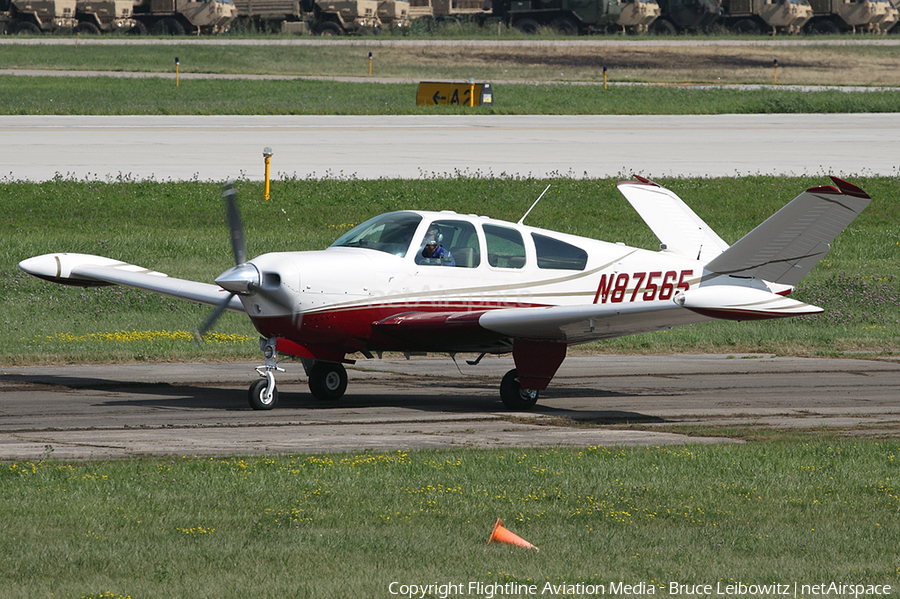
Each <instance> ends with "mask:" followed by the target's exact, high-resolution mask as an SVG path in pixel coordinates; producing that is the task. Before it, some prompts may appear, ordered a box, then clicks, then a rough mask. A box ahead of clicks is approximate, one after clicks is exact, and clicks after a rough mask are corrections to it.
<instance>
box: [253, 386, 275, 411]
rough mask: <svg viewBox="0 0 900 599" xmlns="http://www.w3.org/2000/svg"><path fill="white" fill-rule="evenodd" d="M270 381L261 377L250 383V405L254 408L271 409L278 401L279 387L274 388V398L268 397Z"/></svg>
mask: <svg viewBox="0 0 900 599" xmlns="http://www.w3.org/2000/svg"><path fill="white" fill-rule="evenodd" d="M268 387H269V381H268V380H267V379H259V380H258V381H255V382H254V383H253V384H252V385H250V392H249V396H250V407H251V408H253V409H254V410H271V409H272V408H274V407H275V404H277V403H278V388H277V387H276V388H274V389H272V399H268V397H267V395H268V393H267V392H268Z"/></svg>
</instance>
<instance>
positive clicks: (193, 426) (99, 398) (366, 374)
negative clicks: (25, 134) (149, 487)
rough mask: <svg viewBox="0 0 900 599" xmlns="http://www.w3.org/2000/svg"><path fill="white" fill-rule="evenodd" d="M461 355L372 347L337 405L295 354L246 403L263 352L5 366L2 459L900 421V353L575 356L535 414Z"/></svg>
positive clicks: (665, 438)
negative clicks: (274, 393)
mask: <svg viewBox="0 0 900 599" xmlns="http://www.w3.org/2000/svg"><path fill="white" fill-rule="evenodd" d="M458 363H459V368H457V366H456V365H454V363H453V362H452V361H451V360H450V359H449V358H419V359H415V358H414V359H412V360H410V361H406V360H402V359H401V360H370V361H361V362H358V363H357V365H356V366H355V367H353V368H352V369H351V371H350V386H349V388H348V392H347V395H346V396H345V397H344V398H343V399H342V400H341V401H339V402H336V403H334V404H330V403H322V402H318V401H316V400H314V399H312V397H311V396H310V395H309V393H308V391H307V388H306V384H305V377H304V376H303V375H302V367H301V366H300V365H299V364H296V363H290V362H288V363H286V366H287V370H288V371H287V372H286V373H282V374H280V377H279V392H280V400H279V405H278V408H276V409H275V410H272V411H267V412H254V411H252V410H250V409H249V407H248V405H247V399H246V397H247V387H248V386H249V384H250V382H252V381H253V380H254V379H255V377H256V376H257V375H256V373H255V371H254V370H253V367H254V366H255V364H137V365H124V366H62V367H7V368H0V458H4V459H8V458H18V459H26V458H27V459H35V458H38V457H39V456H41V455H42V454H43V453H44V452H45V451H46V450H47V447H48V446H50V447H52V448H53V455H54V456H55V457H59V458H65V459H70V458H75V459H86V458H91V457H94V458H103V457H124V456H131V455H143V454H149V453H153V454H172V455H216V454H232V455H234V454H263V453H291V452H327V451H344V450H346V451H354V450H360V451H362V450H367V449H372V450H394V449H406V448H424V447H454V446H464V447H504V446H505V447H515V446H558V445H563V446H564V445H575V446H590V445H662V444H671V443H684V442H687V441H689V439H688V438H687V437H685V436H683V435H680V434H673V433H671V432H665V431H664V430H654V429H658V428H659V427H664V426H666V425H673V424H674V425H743V426H773V427H804V428H805V427H826V426H827V427H832V428H834V429H838V430H847V431H852V433H853V434H889V435H896V434H898V432H900V404H898V402H897V389H898V388H900V362H898V361H896V360H894V361H890V360H882V359H870V360H860V359H854V360H850V359H843V360H839V359H824V358H823V359H816V358H774V357H771V356H761V355H754V356H725V355H721V356H719V355H673V356H571V357H569V358H568V359H567V360H566V361H565V362H564V363H563V366H562V368H561V369H560V371H559V373H558V375H557V376H556V378H555V379H554V381H553V384H552V386H551V387H550V389H548V390H547V391H546V392H544V393H543V394H542V398H541V400H540V401H539V403H538V406H537V407H536V408H535V410H534V411H532V412H529V413H526V414H513V413H509V412H507V411H505V410H504V408H503V405H502V404H501V403H500V402H499V398H498V395H497V384H498V381H499V379H500V377H501V376H502V374H503V373H504V372H505V371H506V370H507V369H508V368H510V367H511V366H512V363H511V359H508V358H485V360H484V361H483V362H482V363H481V364H480V365H478V366H475V367H473V366H469V365H467V364H465V361H464V360H462V359H460V360H459V361H458ZM623 423H636V424H638V425H640V428H642V429H644V430H643V431H638V430H630V429H627V430H622V427H620V426H618V425H621V424H623ZM690 441H700V442H716V441H721V440H720V439H719V440H716V439H707V438H699V439H698V438H692V439H690Z"/></svg>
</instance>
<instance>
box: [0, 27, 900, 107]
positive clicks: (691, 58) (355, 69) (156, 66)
mask: <svg viewBox="0 0 900 599" xmlns="http://www.w3.org/2000/svg"><path fill="white" fill-rule="evenodd" d="M104 41H105V40H104ZM213 41H216V42H219V43H217V44H216V45H199V44H184V45H178V44H174V45H173V44H165V45H163V44H160V45H143V44H142V45H124V46H123V45H103V44H101V43H99V41H98V42H93V41H92V40H87V41H85V42H84V43H83V44H82V45H80V46H79V47H78V48H77V49H74V48H73V47H72V46H67V45H21V44H12V43H10V44H0V63H2V64H3V66H4V68H7V69H14V70H36V71H38V72H40V71H41V70H56V71H111V72H140V73H151V74H158V75H160V77H150V78H138V79H131V78H120V77H20V76H9V75H0V114H8V115H18V114H136V115H138V114H455V113H466V112H471V109H466V108H461V107H459V106H438V107H435V106H430V107H429V106H416V105H415V98H416V85H417V83H418V82H419V81H423V80H425V81H428V80H457V81H458V80H468V79H469V78H470V77H472V78H475V79H476V80H477V81H479V82H481V81H487V82H493V88H494V97H495V104H494V106H492V107H483V108H478V109H477V110H478V111H479V112H480V113H486V114H723V113H820V112H829V113H849V112H898V111H900V94H897V93H896V92H895V91H893V90H892V89H889V90H887V91H885V90H878V91H865V92H850V91H836V90H829V91H797V90H793V89H787V88H784V87H782V88H781V89H778V88H777V87H775V86H772V87H769V88H764V89H751V90H747V89H741V88H736V87H729V86H730V85H732V84H766V85H770V84H772V83H773V82H774V80H775V75H776V71H775V69H774V68H773V61H774V60H777V61H778V64H779V65H780V66H779V68H778V70H777V76H778V79H777V80H778V83H779V84H780V85H782V86H783V85H785V84H795V85H799V84H803V85H828V86H850V85H853V86H888V87H897V86H900V69H897V59H896V54H897V50H896V48H897V47H896V46H892V45H878V44H877V43H875V44H874V45H872V44H867V45H862V46H857V45H836V44H833V43H828V42H825V41H823V43H822V44H821V45H812V46H808V45H791V44H790V42H789V41H788V45H777V46H767V45H764V43H761V44H760V45H759V46H749V47H748V46H745V45H735V46H730V45H725V46H703V45H698V46H675V47H669V46H653V45H649V44H648V43H647V42H644V41H642V40H640V39H635V40H628V41H626V42H625V43H621V44H617V45H614V46H610V47H606V46H602V47H598V46H595V45H590V44H589V43H587V41H590V40H587V41H586V42H585V43H581V44H579V43H577V42H574V43H573V42H572V41H571V40H569V41H568V42H567V43H568V44H570V45H565V46H555V45H550V46H547V45H540V44H536V45H521V40H519V41H518V42H510V43H511V44H515V45H503V44H500V45H499V46H479V45H461V46H452V45H450V46H447V45H440V44H434V45H385V44H384V43H382V42H383V41H384V40H380V39H377V40H376V39H373V40H372V41H371V43H372V46H371V47H368V46H365V45H362V46H360V45H348V44H347V43H344V42H339V43H338V42H336V43H334V44H327V45H315V46H313V45H290V42H291V41H292V40H282V39H276V40H265V39H261V40H251V41H254V42H255V43H258V44H259V45H246V44H241V45H237V40H235V45H233V46H231V45H227V43H226V44H225V45H222V43H224V42H227V40H222V39H217V40H213ZM244 41H246V40H244ZM482 41H485V40H482ZM545 41H546V42H548V43H552V42H554V40H545ZM556 41H560V40H556ZM620 41H621V40H620ZM653 41H654V40H650V42H653ZM743 41H744V42H746V41H747V40H743ZM863 41H865V42H872V41H873V40H872V39H871V37H870V38H866V39H864V40H863ZM874 41H875V42H877V41H878V40H874ZM279 42H284V43H283V44H279ZM388 42H390V40H388ZM352 43H353V44H366V43H368V42H367V40H354V41H353V42H352ZM369 51H372V52H373V54H374V56H375V58H374V60H373V65H374V66H373V74H374V77H375V78H378V79H379V81H380V82H378V83H374V82H371V83H370V82H365V79H366V78H367V77H368V67H369V61H368V58H367V56H368V52H369ZM175 57H178V58H179V61H180V70H181V73H182V79H181V80H180V84H179V86H178V87H176V86H175V85H174V81H172V79H164V78H162V75H166V76H168V77H172V76H174V68H175V67H174V59H175ZM604 67H607V68H608V79H609V81H610V82H611V83H612V84H613V85H612V86H611V87H609V89H603V87H602V82H603V80H604V75H603V69H604ZM210 73H211V74H218V75H227V74H234V75H280V76H306V77H356V78H359V80H358V81H355V82H341V81H333V80H326V81H319V80H297V79H293V80H245V79H225V80H222V79H212V80H210V79H188V78H187V77H188V76H190V75H195V74H210ZM635 82H642V83H651V84H654V85H652V86H650V87H646V86H640V87H632V86H619V85H618V84H620V83H635ZM698 83H713V84H721V85H725V86H726V87H724V88H722V89H697V88H696V87H692V86H691V85H690V84H698ZM672 84H688V85H675V86H673V85H672Z"/></svg>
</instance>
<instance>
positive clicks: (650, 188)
mask: <svg viewBox="0 0 900 599" xmlns="http://www.w3.org/2000/svg"><path fill="white" fill-rule="evenodd" d="M638 179H640V180H639V181H620V182H619V183H618V184H617V186H618V188H619V191H620V192H621V193H622V195H623V196H625V199H626V200H628V202H629V203H630V204H631V206H632V208H634V209H635V211H636V212H637V213H638V214H639V215H640V217H641V218H642V219H644V222H645V223H647V226H648V227H650V230H651V231H653V234H654V235H656V237H657V238H658V239H659V241H660V243H662V244H663V245H665V246H666V247H665V249H666V250H668V251H670V252H677V253H679V254H681V255H682V256H684V257H686V258H690V259H691V260H712V259H713V258H715V257H716V256H718V255H719V254H721V253H722V252H724V251H725V250H727V249H728V244H727V243H725V241H723V240H722V238H721V237H719V236H718V235H717V234H716V232H715V231H713V230H712V229H711V228H710V227H709V225H707V224H706V223H705V222H703V220H702V219H701V218H700V217H699V216H697V214H696V213H695V212H694V211H693V210H691V209H690V207H689V206H688V205H687V204H685V203H684V202H683V201H682V199H681V198H679V197H678V196H677V195H675V194H674V193H673V192H671V191H670V190H668V189H666V188H665V187H661V186H659V185H657V184H656V183H653V182H652V181H649V180H648V179H644V178H643V177H638Z"/></svg>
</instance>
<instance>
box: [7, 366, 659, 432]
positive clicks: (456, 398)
mask: <svg viewBox="0 0 900 599" xmlns="http://www.w3.org/2000/svg"><path fill="white" fill-rule="evenodd" d="M0 380H2V381H8V382H18V383H23V384H26V385H33V386H36V387H39V388H40V387H43V388H53V387H57V388H64V389H67V390H74V391H76V392H77V391H88V392H89V391H98V392H108V393H114V394H116V396H117V397H116V398H115V399H113V398H110V399H107V400H104V399H101V398H98V401H97V402H96V404H95V405H103V406H118V407H122V406H134V407H151V408H153V407H156V408H162V409H203V410H221V411H226V412H240V411H246V412H251V411H252V410H251V408H250V406H249V404H248V401H247V390H246V389H244V388H242V387H237V388H236V387H232V386H212V385H192V384H190V383H187V384H176V383H158V382H146V383H144V382H134V383H132V382H123V381H121V380H109V379H102V378H97V377H90V378H79V377H72V376H58V377H57V376H52V375H51V376H35V375H18V374H13V375H4V376H2V377H0ZM123 394H127V395H131V396H133V398H122V397H121V395H123ZM142 395H146V396H147V397H141V396H142ZM629 396H630V395H629V394H626V393H618V392H612V391H603V390H598V389H583V388H577V389H576V388H572V387H567V388H560V389H554V388H552V387H551V388H550V389H548V390H546V391H544V392H542V394H541V399H540V400H539V401H538V404H537V405H536V406H535V407H534V408H533V409H532V410H530V411H529V412H528V413H530V414H541V415H545V416H553V417H559V418H570V419H572V420H577V421H579V422H590V423H596V424H606V423H622V422H663V420H662V419H660V418H658V417H655V416H648V415H646V414H641V413H639V412H628V411H621V410H602V409H601V410H596V409H590V410H583V409H572V408H560V407H554V406H553V405H552V403H553V400H554V398H567V397H580V398H586V399H596V400H598V401H602V400H603V399H604V398H606V399H610V398H622V397H629ZM366 408H400V409H409V410H418V411H422V412H429V413H431V412H445V413H451V414H459V413H484V414H489V413H496V412H505V411H507V410H506V408H505V407H504V406H503V404H502V402H501V401H500V398H499V395H498V394H497V392H496V389H495V388H494V386H493V385H489V384H483V385H482V384H460V383H458V382H448V383H447V384H444V385H441V389H437V390H436V389H434V388H433V387H429V388H427V389H422V390H419V389H416V388H411V387H406V388H404V389H402V390H400V391H399V392H392V391H391V390H389V389H387V388H385V389H384V392H383V393H381V392H379V393H377V394H371V393H366V394H363V393H352V392H350V393H347V394H346V395H344V397H342V398H341V399H339V400H337V401H334V402H329V401H320V400H317V399H315V398H314V397H312V395H311V394H310V393H309V391H307V390H306V387H305V384H303V383H302V382H291V383H284V384H282V385H280V386H279V399H278V405H277V406H276V408H275V410H274V411H273V413H274V414H278V413H279V412H281V413H285V412H289V411H292V410H314V411H322V412H326V411H334V410H345V409H366Z"/></svg>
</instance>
